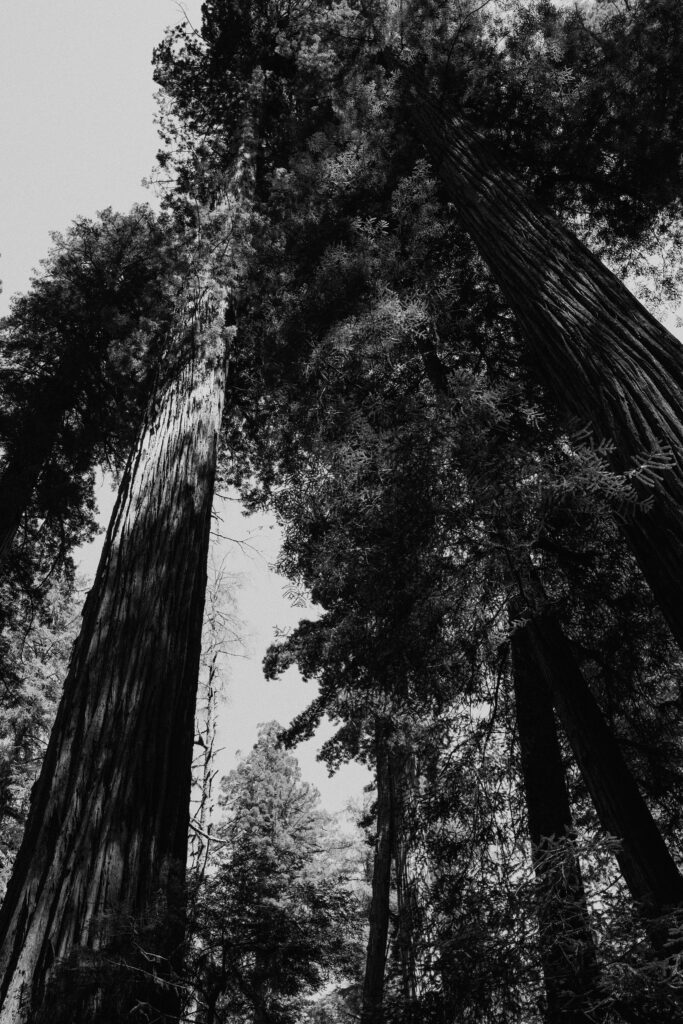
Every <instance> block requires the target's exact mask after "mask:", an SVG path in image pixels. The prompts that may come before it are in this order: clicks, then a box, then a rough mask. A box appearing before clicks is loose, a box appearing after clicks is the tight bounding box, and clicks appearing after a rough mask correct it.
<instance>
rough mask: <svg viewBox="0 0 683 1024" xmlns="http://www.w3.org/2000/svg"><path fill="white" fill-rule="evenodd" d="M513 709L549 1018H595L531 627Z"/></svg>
mask: <svg viewBox="0 0 683 1024" xmlns="http://www.w3.org/2000/svg"><path fill="white" fill-rule="evenodd" d="M511 648H512V672H513V683H514V693H515V712H516V718H517V731H518V734H519V746H520V754H521V762H522V776H523V780H524V795H525V798H526V808H527V818H528V823H529V838H530V839H531V851H532V858H533V862H534V870H535V873H536V879H537V882H538V921H539V933H540V934H539V938H540V956H541V962H542V966H543V979H544V983H545V989H546V998H547V1001H548V1013H547V1019H548V1022H549V1024H592V1022H593V1021H594V1020H595V1017H594V1016H593V1014H592V1013H590V1012H589V1011H588V1007H589V1006H590V1003H589V1002H588V999H587V997H589V995H590V993H591V992H593V991H594V990H595V985H596V982H597V980H598V969H597V962H596V953H595V945H594V942H593V936H592V933H591V928H590V920H589V917H588V908H587V905H586V894H585V891H584V887H583V879H582V876H581V865H580V863H579V858H578V854H577V852H576V849H575V844H574V840H573V821H572V813H571V806H570V803H569V794H568V792H567V783H566V778H565V772H564V765H563V763H562V755H561V752H560V744H559V741H558V737H557V729H556V726H555V715H554V712H553V706H552V701H551V699H550V692H549V690H548V687H547V686H546V684H545V681H544V679H543V678H542V676H541V674H540V672H539V669H538V665H537V663H536V661H535V659H534V655H533V645H532V643H531V639H530V637H529V633H528V627H527V626H525V627H522V628H521V629H518V630H516V631H515V632H514V633H513V635H512V639H511Z"/></svg>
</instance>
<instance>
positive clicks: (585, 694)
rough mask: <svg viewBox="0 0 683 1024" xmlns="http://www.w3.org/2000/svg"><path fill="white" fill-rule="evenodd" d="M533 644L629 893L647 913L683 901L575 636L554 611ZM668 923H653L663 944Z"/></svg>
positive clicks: (531, 630)
mask: <svg viewBox="0 0 683 1024" xmlns="http://www.w3.org/2000/svg"><path fill="white" fill-rule="evenodd" d="M526 635H527V638H528V649H529V651H530V652H532V653H533V657H534V658H535V660H536V663H537V665H538V667H539V669H540V671H541V673H542V675H543V678H544V679H545V682H546V685H547V686H548V688H549V690H550V692H551V693H552V696H553V702H554V704H555V707H556V708H557V711H558V714H559V716H560V721H561V722H562V725H563V727H564V730H565V732H566V733H567V736H568V738H569V742H570V744H571V748H572V750H573V752H574V756H575V758H576V761H577V764H578V766H579V769H580V771H581V774H582V776H583V779H584V781H585V783H586V786H587V787H588V791H589V792H590V795H591V797H592V800H593V803H594V805H595V809H596V811H597V814H598V817H599V819H600V822H601V824H602V826H603V828H604V829H605V830H606V831H607V832H608V833H609V834H610V835H613V836H615V837H616V838H617V839H618V840H619V849H618V850H617V854H616V856H617V860H618V861H619V865H620V867H621V870H622V873H623V876H624V881H625V882H626V884H627V886H628V888H629V890H630V892H631V895H632V896H633V898H634V900H635V901H636V903H637V904H638V905H639V906H640V908H641V910H642V911H643V913H644V914H645V916H646V918H647V919H650V920H652V919H654V918H657V917H658V916H659V915H661V914H663V913H666V912H667V911H668V910H671V909H673V908H680V907H681V906H683V877H681V874H680V872H679V870H678V868H677V867H676V864H675V862H674V860H673V858H672V856H671V854H670V853H669V851H668V849H667V847H666V844H665V842H664V840H663V839H662V836H661V833H660V831H659V829H658V828H657V825H656V823H655V821H654V819H653V818H652V815H651V814H650V811H649V810H648V807H647V805H646V803H645V801H644V800H643V797H642V796H641V794H640V791H639V789H638V786H637V785H636V782H635V780H634V778H633V776H632V775H631V772H630V770H629V768H628V766H627V764H626V762H625V761H624V758H623V756H622V754H621V751H620V749H619V745H618V743H617V741H616V739H615V738H614V736H613V735H612V733H611V731H610V729H609V727H608V726H607V723H606V722H605V719H604V717H603V714H602V712H601V711H600V708H599V707H598V705H597V703H596V701H595V698H594V697H593V695H592V693H591V691H590V689H589V687H588V684H587V683H586V681H585V679H584V677H583V674H582V672H581V670H580V668H579V666H578V664H577V662H576V659H575V657H574V652H573V651H572V647H571V644H570V643H569V641H568V640H567V638H566V636H565V635H564V633H563V632H562V629H561V628H560V626H559V624H558V623H557V621H556V620H555V619H554V618H553V617H552V616H551V615H549V614H543V613H541V614H538V615H534V616H533V618H532V619H531V620H530V621H529V623H528V624H527V626H526ZM665 932H666V929H665V928H662V929H658V928H657V927H656V926H651V927H650V933H651V937H652V939H653V941H654V942H655V944H656V945H657V946H659V947H661V946H662V945H663V944H664V942H665V939H666V935H665Z"/></svg>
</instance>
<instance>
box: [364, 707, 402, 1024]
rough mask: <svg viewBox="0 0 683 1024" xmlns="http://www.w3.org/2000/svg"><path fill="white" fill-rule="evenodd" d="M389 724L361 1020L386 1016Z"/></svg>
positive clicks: (383, 746)
mask: <svg viewBox="0 0 683 1024" xmlns="http://www.w3.org/2000/svg"><path fill="white" fill-rule="evenodd" d="M388 740H389V727H388V726H387V724H386V723H383V722H378V723H377V725H376V726H375V751H376V761H377V769H376V771H377V839H376V842H375V858H374V863H373V869H372V897H371V900H370V911H369V914H368V918H369V921H370V934H369V937H368V950H367V956H366V961H365V976H364V978H363V1002H362V1009H361V1024H380V1022H381V1021H382V1018H383V1011H382V1003H383V1001H384V974H385V968H386V961H387V939H388V936H389V895H390V892H391V859H392V853H393V849H394V813H393V807H392V799H391V765H390V760H389V758H390V753H389V742H388Z"/></svg>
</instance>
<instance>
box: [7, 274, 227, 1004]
mask: <svg viewBox="0 0 683 1024" xmlns="http://www.w3.org/2000/svg"><path fill="white" fill-rule="evenodd" d="M188 309H189V310H190V324H189V331H188V332H187V337H185V338H183V339H182V346H181V351H185V353H186V357H185V361H184V363H183V365H182V366H181V367H180V369H179V370H178V372H177V374H176V377H175V379H174V381H173V382H172V383H171V384H170V385H169V386H168V387H167V389H166V391H165V392H164V393H163V394H162V395H160V396H159V397H158V399H157V402H156V403H151V405H150V410H149V411H148V414H147V417H146V421H145V424H144V426H143V429H142V432H141V436H140V439H139V442H138V444H137V447H136V449H135V451H134V453H133V455H132V457H131V459H130V462H129V464H128V467H127V469H126V472H125V474H124V478H123V480H122V483H121V487H120V490H119V496H118V500H117V504H116V508H115V510H114V514H113V517H112V522H111V524H110V527H109V530H108V533H107V538H106V541H105V545H104V549H103V552H102V557H101V559H100V564H99V568H98V571H97V576H96V579H95V584H94V586H93V588H92V590H91V592H90V595H89V597H88V600H87V602H86V605H85V608H84V612H83V624H82V629H81V633H80V636H79V639H78V641H77V643H76V646H75V648H74V652H73V655H72V659H71V664H70V668H69V672H68V676H67V679H66V683H65V688H64V694H63V697H62V700H61V704H60V707H59V711H58V715H57V720H56V723H55V726H54V729H53V732H52V735H51V738H50V743H49V746H48V750H47V754H46V757H45V761H44V764H43V769H42V772H41V775H40V778H39V780H38V782H37V784H36V786H35V788H34V791H33V795H32V803H31V809H30V813H29V819H28V823H27V826H26V832H25V836H24V840H23V843H22V846H21V849H20V851H19V855H18V857H17V861H16V864H15V868H14V872H13V875H12V878H11V881H10V884H9V887H8V891H7V896H6V899H5V903H4V905H3V908H2V912H1V914H0V999H1V1001H2V1009H1V1011H0V1021H1V1022H2V1024H22V1022H24V1021H25V1020H26V1019H27V1017H28V1014H29V1013H30V1012H31V1008H32V1007H33V1006H36V1005H38V1004H39V1003H40V1002H41V999H42V997H43V993H44V987H45V983H46V981H47V980H48V979H49V976H50V967H51V965H52V964H53V963H54V962H55V961H59V960H61V959H63V958H66V957H68V956H69V955H70V954H73V953H74V952H78V950H83V949H85V950H98V949H102V948H103V947H106V946H107V944H108V943H109V942H110V941H112V940H113V939H115V938H116V932H117V929H118V928H120V926H121V920H122V919H125V918H128V919H143V920H144V919H145V918H146V917H148V916H154V915H157V916H158V917H159V919H160V920H161V921H162V922H167V923H166V924H165V925H164V927H165V930H166V934H165V936H164V941H163V942H162V944H161V947H160V948H158V949H156V950H155V951H154V952H156V953H158V954H160V955H161V956H163V957H171V958H172V956H173V953H174V950H175V947H176V946H177V944H178V941H179V937H181V936H182V887H183V877H184V865H185V856H186V847H187V829H188V810H189V797H190V777H191V775H190V770H191V763H192V743H193V722H194V706H195V695H196V686H197V677H198V667H199V654H200V638H201V626H202V612H203V605H204V591H205V585H206V558H207V550H208V543H209V533H210V515H211V502H212V497H213V487H214V473H215V465H216V451H217V438H218V431H219V427H220V422H221V411H222V400H223V391H224V374H225V340H224V333H223V332H222V330H221V328H220V326H219V325H218V324H217V318H218V312H217V309H216V302H215V300H214V299H213V298H211V297H210V298H209V299H208V300H207V298H206V296H205V295H204V294H202V293H199V292H197V293H196V295H195V307H194V309H193V310H192V308H191V307H188ZM174 922H175V926H174ZM150 963H153V961H150ZM154 969H155V970H158V971H159V972H160V973H162V974H163V972H164V967H163V964H162V966H161V967H158V966H157V967H156V968H154ZM151 970H152V968H150V971H151ZM143 991H144V992H145V994H144V997H140V996H138V997H137V998H143V1001H144V999H146V998H148V997H149V992H150V991H151V992H152V995H153V996H154V999H155V1008H156V1009H157V1010H158V1012H159V1016H158V1017H157V1018H156V1019H158V1020H162V1019H164V1017H163V1014H164V1013H166V1014H171V1015H172V1014H174V1013H175V1014H177V1011H178V999H177V996H176V995H175V994H174V993H173V991H171V990H168V989H164V988H162V987H159V986H154V985H151V986H149V985H148V987H147V989H146V990H144V985H143ZM132 998H135V997H132ZM130 1009H132V1005H131V1007H130ZM87 1019H89V1020H96V1016H95V1011H93V1016H91V1017H88V1018H87Z"/></svg>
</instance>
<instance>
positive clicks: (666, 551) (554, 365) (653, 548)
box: [409, 83, 683, 646]
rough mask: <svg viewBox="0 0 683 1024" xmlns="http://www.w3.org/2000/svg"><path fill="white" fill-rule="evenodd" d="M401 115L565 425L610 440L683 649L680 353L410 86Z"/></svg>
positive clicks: (632, 531) (456, 120)
mask: <svg viewBox="0 0 683 1024" xmlns="http://www.w3.org/2000/svg"><path fill="white" fill-rule="evenodd" d="M409 113H410V117H411V118H412V122H413V125H414V128H415V131H416V133H417V134H418V136H419V137H420V138H421V139H422V141H423V142H424V144H425V146H426V148H427V151H428V152H429V155H430V157H431V160H432V163H433V165H434V168H435V170H436V172H437V174H438V175H439V177H440V179H441V181H442V183H443V186H444V189H445V192H446V194H447V196H448V198H449V199H450V200H451V201H452V202H453V203H454V204H455V205H456V207H457V209H458V211H459V213H460V215H461V218H462V221H463V224H464V226H465V228H466V229H467V231H468V232H469V234H470V236H471V237H472V240H473V241H474V243H475V245H476V246H477V248H478V249H479V251H480V252H481V255H482V257H483V258H484V260H485V261H486V262H487V264H488V266H489V268H490V270H491V273H492V275H493V277H494V279H495V280H496V282H497V283H498V285H499V286H500V288H501V290H502V291H503V293H504V295H505V297H506V299H507V300H508V302H509V304H510V307H511V309H512V310H513V311H514V313H515V314H516V316H517V318H518V320H519V322H520V324H521V326H522V328H523V330H524V334H525V336H526V340H527V343H528V345H529V349H530V352H531V354H532V358H533V365H534V367H535V372H536V373H537V374H538V376H539V378H540V379H541V381H542V382H543V383H544V385H545V386H546V387H547V388H548V389H549V390H550V392H551V396H552V399H553V401H555V402H556V403H557V405H558V408H559V409H560V410H561V411H562V412H563V413H564V414H565V416H567V417H568V418H570V419H572V420H574V421H578V423H579V424H581V425H583V424H585V423H586V422H588V423H589V424H590V425H591V426H592V428H593V430H594V431H595V433H596V435H597V436H598V438H608V439H610V440H611V441H613V442H614V445H615V451H614V459H613V461H614V466H615V468H616V469H617V470H618V471H619V472H623V471H634V473H635V475H634V476H633V478H632V479H633V483H634V487H635V489H636V492H637V494H638V496H639V497H640V498H650V499H651V501H652V507H651V508H650V509H649V510H645V509H644V508H638V509H637V510H636V511H635V513H634V515H633V517H632V519H631V520H630V521H629V522H628V524H627V525H626V526H625V528H624V529H625V533H626V535H627V537H628V539H629V541H630V543H631V545H632V547H633V550H634V552H635V554H636V557H637V558H638V561H639V563H640V566H641V568H642V570H643V573H644V575H645V577H646V579H647V580H648V582H649V584H650V586H651V588H652V591H653V593H654V595H655V597H656V599H657V601H658V603H659V605H660V607H661V609H662V612H663V614H664V616H665V618H666V619H667V621H668V623H669V625H670V627H671V629H672V632H673V634H674V636H675V637H676V638H677V640H678V642H679V643H680V644H681V645H682V646H683V601H681V593H680V590H681V580H683V514H682V511H681V510H682V509H683V346H681V344H680V342H678V341H677V340H676V339H675V338H674V337H673V336H672V335H671V334H670V333H669V332H668V331H667V330H666V329H665V328H664V327H663V326H662V325H661V324H659V323H658V322H657V321H656V320H655V319H654V317H653V316H651V315H650V314H649V313H648V312H647V310H646V309H644V307H643V306H642V305H641V304H640V303H639V302H638V301H637V299H635V298H634V296H633V295H632V294H631V292H629V291H628V289H627V288H626V287H625V286H624V285H623V284H622V283H621V282H620V281H619V280H618V278H617V277H615V275H614V274H612V273H611V272H610V271H609V270H608V269H607V268H606V267H605V266H604V265H603V264H602V263H601V262H600V260H599V259H597V257H595V256H594V255H593V254H592V253H591V252H589V250H588V249H587V248H586V247H585V246H584V245H582V244H581V243H580V242H579V240H578V239H577V238H576V237H575V236H574V235H572V234H571V232H569V231H568V230H567V229H566V228H565V227H564V226H563V225H562V224H561V223H560V221H559V220H558V219H557V218H556V217H554V216H553V215H552V214H550V213H548V212H547V211H545V210H543V209H541V208H540V206H539V205H538V204H537V203H535V202H534V201H533V200H531V199H530V198H529V197H528V196H527V195H526V194H525V191H524V189H523V188H522V187H521V186H520V184H519V183H518V182H517V181H516V180H515V179H514V178H513V177H512V175H510V174H508V173H507V172H506V171H505V170H503V168H501V167H500V165H499V164H498V161H497V160H496V158H495V156H494V155H493V153H492V152H489V150H488V148H487V146H486V144H485V142H484V140H483V139H482V137H481V136H480V135H479V134H478V133H477V132H476V131H475V130H474V129H473V128H472V127H471V126H470V125H468V124H467V123H466V122H465V121H464V119H463V118H462V117H459V116H454V115H453V114H452V113H450V112H448V111H446V110H445V109H444V108H443V106H442V105H441V104H439V103H438V102H437V101H436V100H435V99H434V98H433V97H432V96H430V94H429V92H428V91H427V90H426V89H425V88H423V87H422V86H421V85H420V84H419V83H415V84H414V85H413V86H412V94H411V97H410V99H409Z"/></svg>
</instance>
